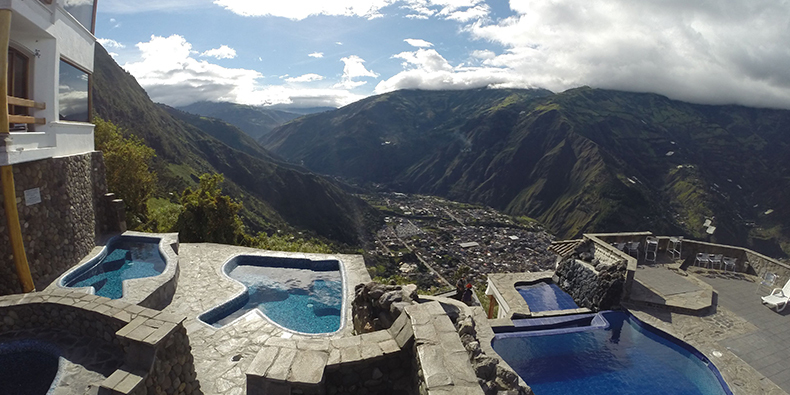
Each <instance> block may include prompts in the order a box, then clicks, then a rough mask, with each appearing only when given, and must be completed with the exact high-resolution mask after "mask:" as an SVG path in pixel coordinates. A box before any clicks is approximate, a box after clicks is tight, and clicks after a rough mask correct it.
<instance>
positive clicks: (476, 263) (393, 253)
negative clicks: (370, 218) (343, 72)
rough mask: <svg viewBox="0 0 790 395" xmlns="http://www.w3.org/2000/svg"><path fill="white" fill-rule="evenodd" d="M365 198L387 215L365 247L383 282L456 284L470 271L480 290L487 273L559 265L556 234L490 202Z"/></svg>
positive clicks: (433, 288) (434, 289) (430, 288)
mask: <svg viewBox="0 0 790 395" xmlns="http://www.w3.org/2000/svg"><path fill="white" fill-rule="evenodd" d="M363 198H364V199H365V200H366V201H367V202H368V203H370V204H371V205H372V206H373V207H375V208H377V209H378V210H380V211H381V212H382V214H384V215H385V217H384V224H383V226H382V227H381V228H379V229H378V231H377V232H376V234H375V237H374V241H373V242H371V243H370V244H369V245H368V246H366V248H365V250H366V252H365V258H366V259H365V260H366V264H367V266H368V271H369V272H370V273H371V276H372V277H375V278H378V279H379V280H380V281H385V282H386V281H390V280H394V281H396V282H404V283H406V282H411V283H416V284H418V285H419V286H420V288H421V290H422V291H423V292H427V293H438V292H442V291H450V290H454V289H455V281H456V280H457V278H458V277H459V276H465V277H466V278H467V280H468V281H469V282H470V283H472V284H473V285H474V286H475V287H476V289H478V290H479V291H481V292H482V291H483V290H485V286H484V284H485V281H486V275H487V274H490V273H502V272H526V271H531V272H535V271H543V270H550V269H553V268H554V265H555V263H556V262H555V257H556V256H555V255H554V253H551V252H549V251H548V247H549V246H550V245H551V242H552V241H553V240H554V237H553V236H552V235H550V234H549V233H548V232H546V231H545V230H544V229H543V227H542V226H541V225H540V224H538V223H537V222H536V221H534V220H532V219H529V218H524V217H512V216H509V215H506V214H502V213H500V212H498V211H496V210H494V209H492V208H490V207H484V206H479V205H471V204H464V203H457V202H452V201H449V200H446V199H442V198H437V197H432V196H422V195H407V194H403V193H377V194H367V195H364V196H363Z"/></svg>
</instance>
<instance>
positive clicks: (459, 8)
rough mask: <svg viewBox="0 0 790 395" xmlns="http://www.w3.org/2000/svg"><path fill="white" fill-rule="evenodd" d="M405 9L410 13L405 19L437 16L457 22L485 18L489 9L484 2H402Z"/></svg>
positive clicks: (473, 0)
mask: <svg viewBox="0 0 790 395" xmlns="http://www.w3.org/2000/svg"><path fill="white" fill-rule="evenodd" d="M403 1H404V2H405V4H404V5H403V6H402V8H405V9H407V10H409V11H411V12H412V14H409V15H407V16H406V17H407V18H413V19H428V18H430V17H433V16H437V17H440V18H443V19H450V20H455V21H458V22H469V21H472V20H478V19H484V18H487V17H488V15H489V14H490V13H491V8H490V7H489V6H488V5H487V4H486V3H485V1H484V0H403Z"/></svg>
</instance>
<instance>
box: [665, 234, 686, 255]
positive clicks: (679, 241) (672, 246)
mask: <svg viewBox="0 0 790 395" xmlns="http://www.w3.org/2000/svg"><path fill="white" fill-rule="evenodd" d="M682 248H683V236H678V237H670V238H669V248H667V252H668V253H669V255H671V256H672V259H680V253H681V251H682ZM675 254H677V257H675Z"/></svg>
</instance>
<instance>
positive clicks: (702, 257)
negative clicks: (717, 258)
mask: <svg viewBox="0 0 790 395" xmlns="http://www.w3.org/2000/svg"><path fill="white" fill-rule="evenodd" d="M703 264H705V267H708V265H709V264H710V254H706V253H704V252H700V253H698V254H697V259H695V260H694V265H695V266H699V267H702V265H703Z"/></svg>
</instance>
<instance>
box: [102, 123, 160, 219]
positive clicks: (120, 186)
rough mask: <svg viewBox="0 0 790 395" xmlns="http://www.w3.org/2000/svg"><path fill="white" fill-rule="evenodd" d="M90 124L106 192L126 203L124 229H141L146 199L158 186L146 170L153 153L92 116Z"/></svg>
mask: <svg viewBox="0 0 790 395" xmlns="http://www.w3.org/2000/svg"><path fill="white" fill-rule="evenodd" d="M93 123H94V124H95V125H96V128H95V129H94V138H95V142H96V149H97V150H100V151H102V153H103V154H104V163H105V165H106V166H107V189H109V190H110V192H113V193H115V194H116V195H117V196H118V197H119V198H121V199H123V201H124V203H125V204H126V223H127V226H128V227H129V228H130V229H140V228H141V227H142V226H143V225H144V224H145V223H146V222H147V221H148V199H149V198H150V197H151V195H152V194H153V192H154V188H155V187H156V183H157V177H156V172H153V171H151V169H150V168H149V166H150V165H151V160H152V159H153V158H154V156H155V155H156V154H155V153H154V150H153V149H151V148H150V147H148V146H147V145H146V144H145V142H144V141H143V140H142V139H140V138H138V137H136V136H134V135H130V136H129V137H124V136H123V135H122V134H121V132H120V131H119V130H118V127H117V126H115V125H114V124H113V123H112V122H109V121H105V120H103V119H101V118H99V117H95V118H94V119H93Z"/></svg>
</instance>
